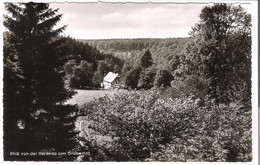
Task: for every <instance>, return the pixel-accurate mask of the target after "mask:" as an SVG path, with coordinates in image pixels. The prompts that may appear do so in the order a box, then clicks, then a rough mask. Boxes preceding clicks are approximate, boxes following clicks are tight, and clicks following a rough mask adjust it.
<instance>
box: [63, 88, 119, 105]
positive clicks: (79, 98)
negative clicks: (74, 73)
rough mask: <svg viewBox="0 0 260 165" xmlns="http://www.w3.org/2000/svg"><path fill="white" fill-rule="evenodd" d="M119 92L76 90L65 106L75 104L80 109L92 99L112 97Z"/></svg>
mask: <svg viewBox="0 0 260 165" xmlns="http://www.w3.org/2000/svg"><path fill="white" fill-rule="evenodd" d="M120 91H121V90H76V92H77V94H75V95H74V96H73V97H72V98H71V99H70V100H68V101H67V102H66V103H65V104H71V105H74V104H77V105H78V106H79V107H81V106H82V105H84V104H85V103H87V102H90V101H93V100H94V99H98V98H100V97H104V96H105V95H114V94H115V93H118V92H120Z"/></svg>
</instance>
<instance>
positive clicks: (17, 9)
mask: <svg viewBox="0 0 260 165" xmlns="http://www.w3.org/2000/svg"><path fill="white" fill-rule="evenodd" d="M5 8H6V10H7V11H8V15H6V16H5V20H4V26H5V27H6V28H7V29H8V31H7V35H6V36H7V37H5V42H4V43H5V46H4V47H5V52H4V56H5V57H4V59H5V61H4V62H5V64H4V66H5V70H4V71H5V73H4V75H5V77H4V82H5V84H6V85H5V87H7V88H6V90H5V91H4V92H5V93H4V96H5V97H7V98H6V99H5V100H4V101H5V102H4V114H5V116H4V132H5V155H4V158H5V160H16V159H18V160H23V159H24V160H32V159H37V160H55V159H58V160H63V159H67V158H70V159H72V158H71V157H51V158H50V157H45V156H42V157H41V156H39V157H37V156H35V157H24V158H21V157H12V156H10V154H9V153H10V152H13V151H17V152H19V151H20V152H22V151H24V152H33V151H36V152H39V151H60V150H62V151H63V152H66V151H71V150H73V149H75V148H74V147H77V146H76V145H75V144H76V143H77V132H76V131H75V129H74V124H73V123H74V120H75V117H74V116H73V114H75V112H76V111H77V108H76V107H74V106H65V105H63V102H64V101H66V100H67V99H69V98H71V97H72V95H73V94H74V92H73V91H72V90H71V89H70V88H66V87H65V84H64V72H63V70H62V67H63V65H64V61H65V60H64V56H63V54H61V53H60V52H59V48H60V47H59V46H60V45H61V43H62V42H63V41H64V40H63V39H61V38H60V37H58V35H59V34H60V33H61V32H62V31H63V30H64V29H65V26H63V27H61V28H57V29H55V30H54V29H53V27H54V26H55V25H56V23H57V22H58V21H59V20H60V19H61V15H56V13H57V10H53V9H50V8H49V5H48V4H46V3H32V2H30V3H19V4H17V5H16V4H12V3H6V4H5ZM9 73H11V74H10V75H9ZM9 83H10V84H9ZM7 84H8V85H7ZM14 86H16V87H15V88H13V90H10V87H14ZM7 99H10V100H7ZM13 99H16V100H15V101H14V100H13ZM9 101H14V102H13V103H14V106H12V105H11V104H10V103H9ZM18 121H19V122H22V123H23V124H24V126H23V127H18V126H17V123H18ZM60 135H62V137H61V136H60Z"/></svg>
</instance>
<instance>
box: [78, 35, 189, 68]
mask: <svg viewBox="0 0 260 165" xmlns="http://www.w3.org/2000/svg"><path fill="white" fill-rule="evenodd" d="M190 40H191V38H167V39H154V38H151V39H106V40H78V41H81V42H84V43H87V44H89V45H90V46H92V47H94V48H96V49H98V50H100V51H101V52H103V53H106V54H113V55H114V56H115V57H119V58H121V59H125V60H126V61H127V62H129V64H130V65H132V66H133V65H138V64H139V62H140V58H141V56H142V55H143V54H144V52H145V51H146V50H147V49H149V50H150V52H151V54H152V58H153V61H154V64H155V66H156V67H160V68H162V67H163V68H164V67H166V66H168V65H169V64H170V63H171V62H172V60H174V58H175V57H176V56H179V55H180V54H181V52H182V51H183V49H184V48H185V47H186V45H187V43H188V42H189V41H190Z"/></svg>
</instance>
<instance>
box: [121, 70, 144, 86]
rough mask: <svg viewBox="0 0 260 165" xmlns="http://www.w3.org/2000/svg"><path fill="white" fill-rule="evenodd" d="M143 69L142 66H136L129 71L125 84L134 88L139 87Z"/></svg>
mask: <svg viewBox="0 0 260 165" xmlns="http://www.w3.org/2000/svg"><path fill="white" fill-rule="evenodd" d="M141 71H142V69H141V68H140V67H136V68H132V69H131V70H130V71H129V72H127V73H126V76H125V77H126V78H125V85H126V86H127V87H130V88H132V89H135V88H137V86H138V81H139V78H140V73H141Z"/></svg>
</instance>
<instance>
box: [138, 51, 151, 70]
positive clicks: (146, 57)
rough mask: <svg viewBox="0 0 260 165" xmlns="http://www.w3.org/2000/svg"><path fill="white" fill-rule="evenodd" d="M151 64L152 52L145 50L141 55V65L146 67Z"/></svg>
mask: <svg viewBox="0 0 260 165" xmlns="http://www.w3.org/2000/svg"><path fill="white" fill-rule="evenodd" d="M151 65H153V58H152V54H151V53H150V51H149V50H147V51H146V52H145V53H144V55H143V56H142V57H141V67H143V68H148V67H150V66H151Z"/></svg>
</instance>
